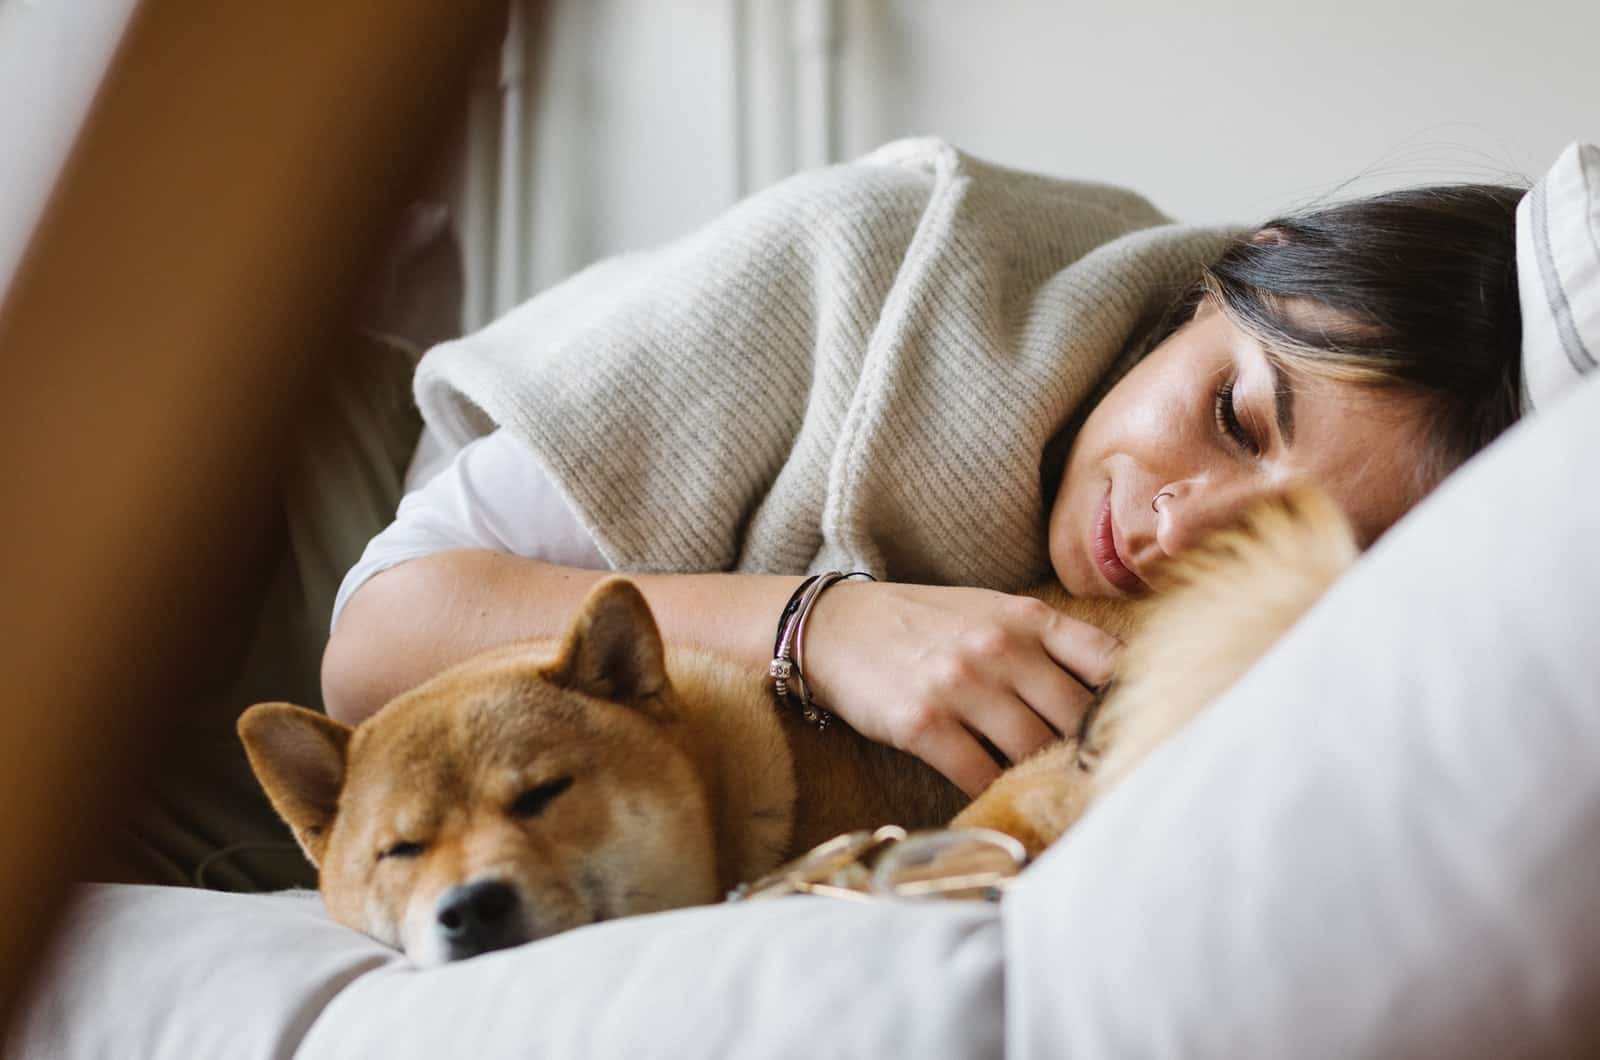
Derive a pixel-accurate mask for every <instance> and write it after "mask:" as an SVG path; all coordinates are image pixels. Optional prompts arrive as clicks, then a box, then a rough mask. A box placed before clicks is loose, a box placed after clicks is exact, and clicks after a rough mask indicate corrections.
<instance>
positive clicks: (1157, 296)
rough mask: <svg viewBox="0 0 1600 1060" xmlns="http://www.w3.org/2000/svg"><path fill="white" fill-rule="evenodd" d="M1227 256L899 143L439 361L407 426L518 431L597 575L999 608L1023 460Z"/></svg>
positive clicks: (1065, 192)
mask: <svg viewBox="0 0 1600 1060" xmlns="http://www.w3.org/2000/svg"><path fill="white" fill-rule="evenodd" d="M1229 234H1230V233H1227V232H1223V231H1220V230H1214V229H1208V230H1202V229H1195V228H1191V227H1184V226H1177V225H1173V224H1170V223H1168V221H1167V219H1166V218H1165V217H1163V216H1162V215H1161V214H1160V213H1159V212H1157V211H1156V210H1155V209H1154V208H1153V207H1152V206H1151V205H1150V204H1149V203H1147V202H1145V201H1144V200H1143V199H1142V198H1140V197H1138V196H1136V195H1134V194H1132V193H1130V192H1127V191H1122V190H1119V189H1116V188H1112V187H1108V186H1105V185H1098V184H1087V183H1081V182H1074V181H1065V180H1057V179H1053V178H1047V177H1042V176H1037V175H1031V174H1026V173H1020V172H1017V171H1014V170H1008V169H1004V168H1000V167H998V166H994V165H990V164H987V163H984V162H981V161H978V160H977V159H974V158H972V157H970V156H968V155H965V154H963V153H962V152H960V151H958V150H956V149H954V148H952V147H950V146H948V145H946V144H944V143H941V142H939V141H937V140H927V139H924V140H908V141H901V142H898V143H893V144H890V145H888V146H886V147H884V148H881V149H880V150H878V151H875V152H873V153H872V154H870V155H868V156H866V157H865V158H862V159H861V160H859V161H857V162H854V163H851V164H849V165H843V166H835V167H832V168H830V169H826V170H821V171H817V172H812V173H805V174H801V175H799V176H797V177H794V178H792V179H789V180H787V181H784V182H783V183H781V184H779V185H777V186H775V187H773V188H771V189H770V190H767V191H764V192H762V193H760V194H758V195H756V196H754V197H752V198H750V199H748V200H746V201H744V202H742V203H740V204H739V205H737V206H736V207H734V208H733V209H732V210H730V211H729V212H728V213H726V214H724V215H723V216H722V217H720V218H719V219H717V220H715V221H713V222H712V223H711V224H709V225H707V226H706V227H705V228H703V229H701V230H700V231H698V232H696V233H694V234H692V235H690V236H687V237H685V238H683V239H680V240H678V241H676V242H674V243H671V244H669V245H667V246H665V247H663V248H661V249H659V250H655V251H651V252H647V253H640V254H632V255H625V256H623V257H621V258H616V259H613V260H610V261H606V262H603V263H601V264H599V265H595V266H594V267H592V268H590V269H588V270H586V271H584V272H582V273H580V274H579V275H577V276H575V277H573V278H572V279H570V280H568V281H566V282H564V283H562V284H559V285H557V286H556V287H554V288H551V289H550V290H548V291H546V292H544V293H542V294H540V295H538V296H537V297H535V298H533V299H532V300H531V301H529V302H527V303H526V304H524V305H523V306H521V307H519V308H518V309H516V310H514V311H512V312H511V313H509V314H508V315H507V316H505V317H503V318H502V319H500V320H499V321H497V322H495V323H494V324H491V325H490V326H489V327H487V328H485V329H483V330H482V331H479V332H477V333H476V334H473V335H469V336H467V337H465V338H463V339H460V340H458V341H455V342H449V343H445V344H444V345H441V346H438V347H435V348H434V349H433V350H431V351H430V352H429V353H428V354H427V356H426V357H425V358H424V359H423V361H422V363H421V365H420V367H419V368H418V371H417V378H416V396H417V403H418V405H419V406H420V407H421V409H422V412H423V415H424V416H425V417H426V418H427V420H428V422H429V423H430V424H431V425H432V426H433V427H434V428H435V430H437V431H439V432H440V433H441V434H442V436H443V437H445V438H446V439H449V440H453V441H456V442H462V441H465V440H466V439H468V438H470V437H472V436H475V435H477V434H481V433H483V432H485V431H486V430H488V429H489V428H490V427H491V425H493V424H499V425H503V426H505V427H507V428H510V429H511V430H514V431H515V432H517V434H518V435H520V436H521V437H522V438H523V439H524V440H525V441H526V442H527V444H528V445H529V446H530V447H531V448H532V450H533V452H534V453H535V454H536V456H537V457H538V459H539V460H540V461H541V462H542V463H543V465H544V466H545V468H546V470H547V471H548V472H549V474H550V476H551V478H552V480H553V481H554V482H555V483H556V485H557V487H558V488H559V489H560V490H561V491H562V493H563V494H564V495H565V496H566V498H567V499H568V501H569V502H570V503H571V505H572V507H573V510H574V511H575V512H576V514H577V516H578V518H579V519H580V520H581V521H582V522H583V524H584V525H585V527H586V528H587V529H588V530H589V532H590V533H591V534H592V535H593V536H594V539H595V541H596V543H597V544H598V546H599V548H600V550H601V552H602V553H603V554H604V555H605V556H606V558H607V559H608V560H610V561H611V563H612V564H613V565H614V566H615V567H616V568H617V569H618V570H625V571H685V572H687V571H719V570H739V571H748V572H787V573H799V572H804V571H816V570H825V569H830V568H840V569H844V570H868V571H871V572H873V573H874V574H876V575H878V576H879V577H884V578H891V579H894V580H899V581H917V582H935V583H945V584H961V585H986V586H992V587H995V588H1002V589H1013V588H1017V587H1020V586H1023V585H1026V584H1028V583H1031V582H1033V581H1036V580H1038V579H1039V578H1041V577H1042V576H1043V575H1044V574H1045V573H1046V571H1047V570H1048V557H1047V555H1046V551H1045V544H1044V533H1043V528H1044V525H1045V521H1046V515H1047V513H1046V512H1045V511H1044V510H1043V499H1042V493H1041V480H1040V458H1041V453H1042V452H1043V450H1044V448H1045V445H1046V443H1047V442H1048V441H1049V440H1050V438H1051V437H1052V436H1053V435H1054V434H1055V433H1056V432H1057V431H1058V430H1060V429H1061V428H1062V427H1063V425H1064V424H1065V423H1066V422H1067V421H1068V420H1069V418H1070V416H1071V415H1072V413H1073V412H1074V411H1075V410H1076V409H1078V408H1079V406H1080V404H1081V403H1083V402H1084V401H1085V400H1086V399H1087V398H1088V397H1089V396H1090V395H1091V394H1092V393H1093V392H1094V391H1095V389H1096V385H1097V384H1098V383H1100V382H1101V380H1102V379H1103V378H1104V377H1106V376H1107V374H1108V373H1110V372H1113V371H1116V370H1117V369H1118V368H1119V362H1125V361H1126V358H1125V357H1124V356H1123V355H1124V354H1125V352H1127V351H1128V349H1129V347H1130V344H1137V341H1138V339H1139V338H1140V337H1141V336H1142V335H1144V334H1145V333H1146V332H1148V330H1149V328H1150V327H1151V326H1152V325H1153V323H1154V322H1155V321H1156V320H1157V319H1159V317H1160V316H1161V314H1162V313H1163V311H1164V310H1165V308H1166V307H1167V305H1168V304H1169V303H1170V302H1171V301H1172V300H1173V299H1174V298H1175V296H1177V295H1178V294H1179V293H1180V292H1181V290H1182V289H1183V288H1184V287H1185V286H1186V285H1187V284H1188V283H1189V282H1190V281H1191V280H1192V279H1193V278H1194V277H1195V276H1196V270H1197V268H1198V266H1199V265H1200V264H1201V263H1203V262H1204V261H1206V260H1208V259H1210V258H1212V257H1214V256H1215V255H1216V254H1217V253H1218V252H1219V251H1220V250H1221V248H1222V247H1223V245H1224V244H1225V242H1226V239H1227V238H1228V236H1229Z"/></svg>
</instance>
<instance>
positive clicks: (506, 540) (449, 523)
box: [329, 430, 611, 628]
mask: <svg viewBox="0 0 1600 1060" xmlns="http://www.w3.org/2000/svg"><path fill="white" fill-rule="evenodd" d="M446 461H447V462H446ZM441 464H442V465H443V466H442V467H441ZM406 489H407V493H406V495H405V496H404V497H403V498H401V500H400V507H399V510H398V511H396V512H395V517H394V522H392V523H390V524H389V525H388V526H387V527H386V528H385V529H384V530H383V532H382V533H380V534H378V536H377V537H375V538H373V539H372V540H371V541H370V542H369V543H368V544H367V548H366V551H365V552H363V553H362V554H361V559H360V560H358V561H357V562H356V565H355V566H354V567H351V568H350V572H349V573H348V574H346V575H345V576H344V581H343V582H341V583H340V585H339V595H338V596H337V597H336V598H335V599H334V602H333V617H332V620H331V622H330V624H329V625H330V628H332V627H333V626H337V625H338V624H339V616H340V614H342V613H343V612H344V608H345V604H346V603H348V602H349V600H350V597H351V596H352V595H354V594H355V591H356V590H357V589H359V588H360V587H361V586H362V585H364V584H365V583H366V581H367V579H368V578H371V577H372V576H373V575H374V574H378V573H379V572H381V571H386V570H388V569H389V568H390V567H393V566H395V565H397V564H400V563H404V562H405V561H406V560H409V559H416V558H418V557H419V556H428V555H432V554H433V553H435V552H444V551H447V550H450V549H457V548H480V549H489V550H491V551H495V552H504V553H508V554H510V555H514V556H525V557H527V558H529V559H537V560H543V561H544V562H546V563H556V564H560V565H561V566H563V567H583V568H587V569H590V570H610V569H611V564H609V563H607V562H606V559H605V557H604V556H602V555H601V554H600V550H599V549H598V548H596V547H595V543H594V539H593V538H592V537H590V536H589V532H588V531H587V530H585V529H584V528H583V525H582V524H581V523H579V522H578V520H577V517H576V516H574V515H573V513H572V508H571V506H569V505H568V504H567V502H566V499H565V498H564V497H562V496H561V494H560V493H559V492H557V490H556V488H555V486H554V485H552V484H551V482H550V479H549V476H547V475H546V474H545V473H544V468H542V467H540V466H539V461H538V460H536V459H535V458H534V456H533V453H532V451H531V450H529V449H528V447H527V446H525V445H523V444H522V443H521V442H519V441H518V440H517V438H516V435H514V434H511V433H509V432H507V431H503V430H500V431H495V432H494V433H493V434H490V435H488V436H487V437H484V438H479V439H478V440H477V441H474V442H472V443H470V444H468V445H467V446H465V447H463V448H462V449H461V450H460V451H459V452H457V453H456V454H455V456H454V457H453V458H450V457H449V455H448V453H446V452H444V451H443V450H442V449H441V448H440V447H439V445H438V443H437V441H436V440H435V439H434V438H433V437H432V435H431V434H424V436H423V440H422V442H421V443H420V444H419V445H418V447H417V456H416V458H414V459H413V460H412V464H411V470H410V471H409V472H408V473H407V475H406Z"/></svg>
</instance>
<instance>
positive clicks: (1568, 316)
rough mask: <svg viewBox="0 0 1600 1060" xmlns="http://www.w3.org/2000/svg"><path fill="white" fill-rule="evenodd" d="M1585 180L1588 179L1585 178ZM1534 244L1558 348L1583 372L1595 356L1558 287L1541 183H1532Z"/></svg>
mask: <svg viewBox="0 0 1600 1060" xmlns="http://www.w3.org/2000/svg"><path fill="white" fill-rule="evenodd" d="M1586 182H1587V181H1586ZM1529 194H1531V195H1532V196H1533V213H1534V218H1535V223H1534V226H1533V244H1534V248H1535V250H1536V251H1537V253H1538V255H1539V276H1540V278H1541V279H1542V280H1543V281H1544V290H1545V298H1546V300H1547V301H1548V302H1549V303H1550V316H1551V318H1552V319H1553V320H1554V321H1555V325H1556V333H1557V334H1559V335H1560V336H1561V348H1562V349H1563V350H1564V351H1566V354H1567V360H1568V361H1569V362H1570V363H1571V364H1572V367H1573V370H1574V371H1576V372H1577V373H1578V374H1579V375H1583V374H1585V373H1586V372H1588V371H1589V369H1591V368H1593V367H1594V366H1595V359H1594V355H1593V354H1591V353H1590V352H1589V351H1588V349H1587V348H1586V347H1585V346H1584V344H1583V336H1581V335H1579V334H1578V328H1577V325H1575V324H1574V323H1573V322H1572V306H1571V305H1570V304H1568V302H1567V292H1566V291H1565V290H1564V289H1563V288H1562V286H1561V275H1560V273H1558V272H1557V271H1556V259H1555V256H1554V255H1553V254H1552V253H1551V252H1550V209H1549V199H1548V197H1547V196H1546V194H1545V186H1544V182H1543V181H1540V182H1539V183H1538V184H1535V185H1534V186H1533V191H1531V192H1530V193H1529Z"/></svg>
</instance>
